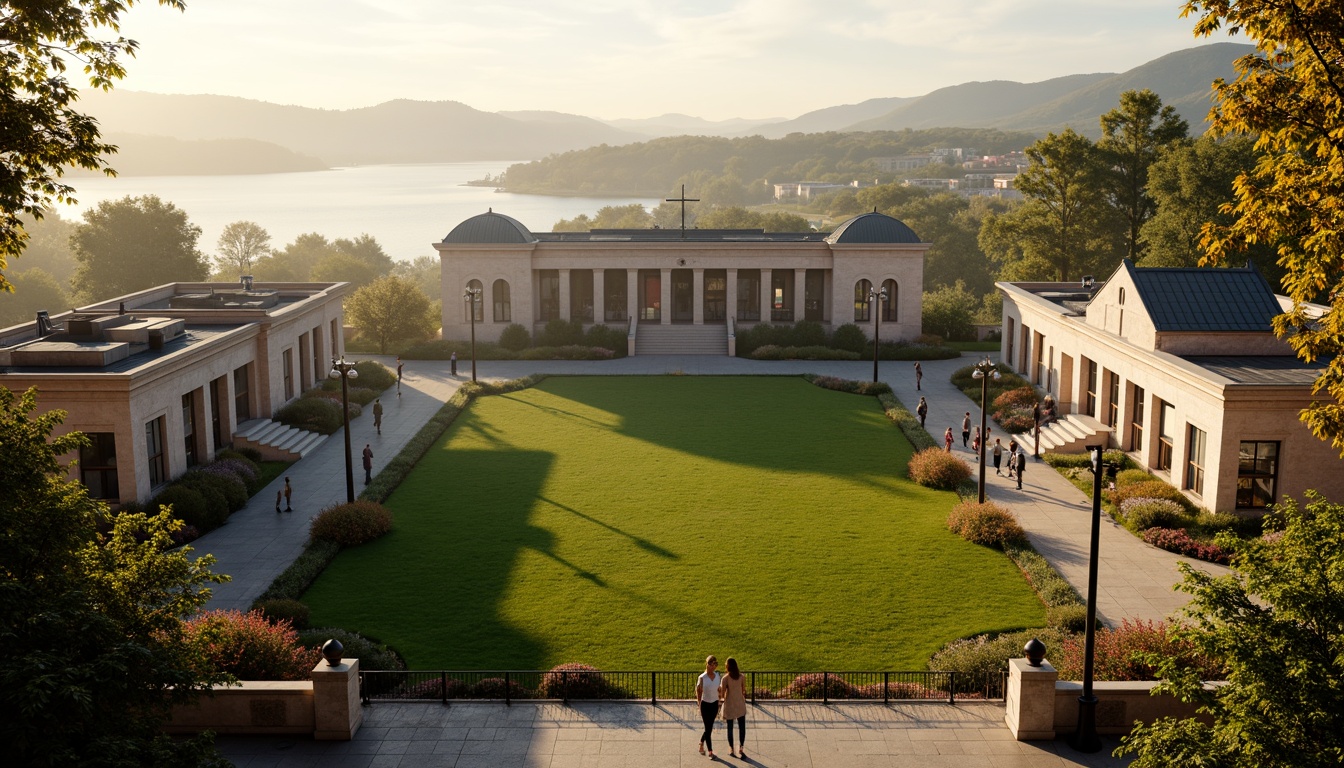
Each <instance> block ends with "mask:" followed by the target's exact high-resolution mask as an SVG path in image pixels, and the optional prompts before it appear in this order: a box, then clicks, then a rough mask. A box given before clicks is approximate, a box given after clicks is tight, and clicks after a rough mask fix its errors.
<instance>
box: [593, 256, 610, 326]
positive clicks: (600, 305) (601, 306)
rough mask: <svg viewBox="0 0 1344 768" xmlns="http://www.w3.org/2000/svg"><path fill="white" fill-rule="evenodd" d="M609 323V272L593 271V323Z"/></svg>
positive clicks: (603, 270)
mask: <svg viewBox="0 0 1344 768" xmlns="http://www.w3.org/2000/svg"><path fill="white" fill-rule="evenodd" d="M605 322H607V271H606V270H605V269H594V270H593V323H594V324H595V325H598V324H601V323H605Z"/></svg>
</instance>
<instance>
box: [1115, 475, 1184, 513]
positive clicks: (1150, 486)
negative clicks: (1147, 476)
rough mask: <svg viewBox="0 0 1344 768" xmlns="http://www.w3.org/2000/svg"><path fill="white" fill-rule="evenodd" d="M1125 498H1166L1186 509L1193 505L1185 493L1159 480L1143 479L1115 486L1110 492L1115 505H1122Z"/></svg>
mask: <svg viewBox="0 0 1344 768" xmlns="http://www.w3.org/2000/svg"><path fill="white" fill-rule="evenodd" d="M1126 499H1166V500H1168V501H1174V502H1176V503H1177V504H1179V505H1181V508H1182V509H1184V510H1187V511H1191V510H1192V507H1193V505H1192V504H1191V503H1190V500H1189V499H1187V498H1185V494H1183V493H1181V492H1180V491H1178V490H1176V489H1175V488H1173V487H1171V486H1170V485H1168V484H1166V483H1164V482H1162V481H1161V480H1145V481H1142V482H1138V483H1130V484H1129V485H1125V486H1117V487H1116V489H1115V490H1114V491H1112V492H1111V501H1113V502H1115V504H1116V505H1117V506H1122V505H1123V504H1124V503H1125V500H1126Z"/></svg>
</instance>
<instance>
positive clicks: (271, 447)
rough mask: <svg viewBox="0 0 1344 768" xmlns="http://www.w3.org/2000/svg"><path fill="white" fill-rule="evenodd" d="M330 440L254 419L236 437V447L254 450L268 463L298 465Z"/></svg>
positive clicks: (234, 441)
mask: <svg viewBox="0 0 1344 768" xmlns="http://www.w3.org/2000/svg"><path fill="white" fill-rule="evenodd" d="M326 439H327V435H322V434H318V433H317V432H309V431H307V430H304V429H299V428H298V427H289V426H285V425H284V424H281V423H279V422H277V421H272V420H270V419H252V420H250V421H244V422H243V423H242V424H239V425H238V430H237V431H236V432H234V433H233V444H234V446H235V447H246V448H252V449H255V450H257V451H260V452H261V457H262V458H263V459H265V460H267V461H298V460H299V459H301V458H303V457H304V456H306V455H308V454H309V453H311V452H312V451H313V449H315V448H317V446H319V445H321V444H322V443H323V442H324V441H325V440H326Z"/></svg>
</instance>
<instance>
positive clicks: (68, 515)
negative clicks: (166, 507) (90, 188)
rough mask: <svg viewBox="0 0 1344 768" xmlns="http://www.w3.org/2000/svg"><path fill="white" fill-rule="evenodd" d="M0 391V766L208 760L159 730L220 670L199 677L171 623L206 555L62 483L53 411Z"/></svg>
mask: <svg viewBox="0 0 1344 768" xmlns="http://www.w3.org/2000/svg"><path fill="white" fill-rule="evenodd" d="M36 405H37V397H36V391H35V390H28V391H27V392H25V393H24V394H22V395H17V396H16V395H15V394H14V393H13V392H11V391H10V390H9V389H6V388H4V387H0V487H2V488H4V492H3V493H0V637H2V638H4V653H3V654H2V655H0V743H3V744H4V750H3V752H4V755H5V757H6V759H7V764H12V765H24V766H67V765H85V766H141V765H155V766H192V765H214V764H222V763H220V761H219V760H218V759H217V755H216V753H215V752H214V749H213V747H212V746H211V744H210V741H209V739H208V738H195V739H187V740H182V739H176V740H175V739H170V738H169V737H167V736H166V735H165V734H163V733H162V730H161V726H162V723H163V721H164V718H165V717H166V716H167V714H168V711H169V708H170V707H171V706H172V705H173V704H174V703H181V702H186V701H190V700H191V699H192V698H194V697H195V696H196V695H198V694H199V693H200V692H201V691H202V690H204V689H205V688H207V687H208V686H209V685H211V684H213V683H215V682H222V681H223V678H222V676H221V675H218V674H216V673H213V672H211V671H209V670H206V669H203V668H202V666H201V664H200V663H199V661H198V657H197V656H196V655H194V654H193V653H192V652H191V650H190V648H189V646H188V645H187V644H186V643H185V642H184V638H183V623H182V622H183V618H184V617H186V616H188V615H191V614H193V613H195V612H196V611H197V610H198V609H199V608H200V607H201V606H203V605H204V604H205V601H206V600H207V599H208V598H209V589H208V588H207V587H206V585H207V584H210V583H218V582H221V581H224V580H225V578H226V577H223V576H216V575H214V574H212V573H211V572H210V570H209V568H210V565H211V564H212V563H213V562H214V560H213V558H211V557H210V556H208V555H207V556H205V557H201V558H197V559H195V560H191V559H189V558H188V556H187V555H188V554H189V553H190V551H191V550H190V548H181V549H173V541H172V533H173V532H174V531H175V530H177V529H180V528H181V525H182V523H181V522H180V521H177V520H174V519H173V518H172V516H171V514H170V513H169V512H167V511H164V512H161V513H159V514H157V515H154V516H150V515H146V514H144V513H134V514H132V513H123V514H119V515H116V516H113V515H111V514H109V512H108V509H107V506H106V505H104V504H103V503H101V502H99V501H96V500H94V499H90V498H89V496H88V492H87V490H86V489H85V488H84V486H83V485H82V484H80V483H79V482H76V481H71V480H67V479H66V476H65V468H64V467H63V466H61V464H60V463H59V457H60V456H62V455H64V454H67V453H70V452H73V451H76V450H78V449H79V447H80V446H81V445H83V444H85V443H86V439H85V438H84V437H83V436H82V435H80V434H79V433H69V434H65V435H61V436H58V437H52V432H53V431H54V430H55V428H56V427H57V425H59V424H60V423H61V421H62V419H63V418H64V416H65V414H64V413H62V412H60V411H48V412H46V413H42V414H36V413H34V411H35V409H36Z"/></svg>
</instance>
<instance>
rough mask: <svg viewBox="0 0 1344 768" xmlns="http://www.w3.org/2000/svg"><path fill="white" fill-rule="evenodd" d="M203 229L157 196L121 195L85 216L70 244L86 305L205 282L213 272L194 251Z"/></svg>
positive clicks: (75, 285)
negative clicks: (165, 286)
mask: <svg viewBox="0 0 1344 768" xmlns="http://www.w3.org/2000/svg"><path fill="white" fill-rule="evenodd" d="M200 236H201V228H200V227H198V226H196V225H194V224H192V223H191V222H190V221H189V220H188V219H187V214H186V213H184V212H183V211H182V210H181V209H180V208H178V207H177V206H175V205H173V204H172V203H169V202H164V201H163V200H160V199H159V198H158V197H156V196H154V195H145V196H143V197H130V196H127V197H123V198H122V199H120V200H109V201H106V202H102V203H99V204H98V207H97V208H93V209H91V210H88V211H85V212H84V223H83V224H81V225H80V226H79V229H78V230H76V232H75V235H74V237H73V239H72V241H71V244H72V245H73V246H74V247H75V258H76V259H78V260H79V269H78V270H77V271H76V272H75V279H74V287H75V290H76V291H77V292H78V293H79V295H80V297H81V298H82V299H84V300H86V301H94V300H98V299H104V298H110V297H112V296H120V295H122V294H125V293H131V292H132V291H139V290H143V289H145V288H152V287H154V286H156V285H162V284H163V283H170V282H175V281H191V280H204V279H205V278H206V277H207V276H208V275H209V274H210V270H209V268H208V267H207V266H206V262H205V256H203V255H202V254H201V252H200V251H199V250H198V249H197V247H196V241H197V240H198V239H199V238H200Z"/></svg>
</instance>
